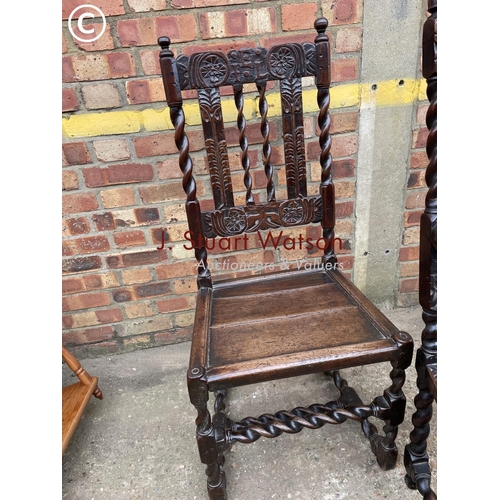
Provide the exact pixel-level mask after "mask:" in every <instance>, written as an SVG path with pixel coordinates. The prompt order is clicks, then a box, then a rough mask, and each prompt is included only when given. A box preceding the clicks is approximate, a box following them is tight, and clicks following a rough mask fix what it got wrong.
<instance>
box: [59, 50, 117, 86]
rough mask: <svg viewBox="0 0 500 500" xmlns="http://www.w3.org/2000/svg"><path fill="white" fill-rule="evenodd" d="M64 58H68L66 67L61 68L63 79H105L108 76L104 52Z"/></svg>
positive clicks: (67, 80)
mask: <svg viewBox="0 0 500 500" xmlns="http://www.w3.org/2000/svg"><path fill="white" fill-rule="evenodd" d="M66 59H69V60H70V61H69V62H68V63H67V67H66V68H63V79H64V81H66V82H79V81H89V80H107V79H108V78H110V73H109V66H108V61H107V58H106V56H105V55H104V54H92V55H79V56H71V57H68V58H65V60H66ZM65 60H63V63H64V61H65Z"/></svg>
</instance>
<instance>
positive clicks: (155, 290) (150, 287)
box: [134, 281, 171, 298]
mask: <svg viewBox="0 0 500 500" xmlns="http://www.w3.org/2000/svg"><path fill="white" fill-rule="evenodd" d="M134 291H135V293H136V295H137V297H141V298H145V297H155V296H158V295H165V294H168V293H171V288H170V283H169V282H168V281H164V282H157V283H150V284H147V285H140V286H136V287H135V288H134Z"/></svg>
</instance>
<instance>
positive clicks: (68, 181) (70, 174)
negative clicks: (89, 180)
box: [62, 170, 78, 191]
mask: <svg viewBox="0 0 500 500" xmlns="http://www.w3.org/2000/svg"><path fill="white" fill-rule="evenodd" d="M62 188H63V191H71V190H73V189H78V174H77V173H76V172H75V171H74V170H63V172H62Z"/></svg>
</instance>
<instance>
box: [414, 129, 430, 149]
mask: <svg viewBox="0 0 500 500" xmlns="http://www.w3.org/2000/svg"><path fill="white" fill-rule="evenodd" d="M428 135H429V131H428V130H427V128H425V127H423V128H420V129H418V130H415V131H414V132H413V141H412V148H425V147H426V145H427V137H428Z"/></svg>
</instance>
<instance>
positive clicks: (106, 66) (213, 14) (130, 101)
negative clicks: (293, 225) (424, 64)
mask: <svg viewBox="0 0 500 500" xmlns="http://www.w3.org/2000/svg"><path fill="white" fill-rule="evenodd" d="M84 3H88V2H87V1H83V0H80V1H78V0H63V19H64V20H66V19H67V18H68V16H69V14H70V13H71V11H72V10H73V9H74V8H75V7H76V6H77V5H81V4H84ZM91 3H93V5H95V6H97V7H100V8H101V9H102V11H103V12H104V14H105V16H106V21H107V26H106V30H105V32H104V34H103V35H102V36H101V38H99V40H97V41H95V42H92V43H82V42H79V41H77V40H75V39H74V38H73V37H72V35H71V33H70V32H69V30H68V25H67V22H66V21H64V22H63V85H62V86H63V93H62V106H63V117H64V118H68V117H72V116H75V117H76V116H80V115H81V116H82V117H83V118H85V119H87V118H86V117H87V115H88V119H89V120H95V119H97V120H101V122H102V123H104V121H105V120H109V122H110V123H111V124H113V123H118V122H117V118H116V115H113V112H121V113H123V112H130V113H131V115H132V114H134V113H136V112H139V111H148V110H156V111H158V113H161V112H162V111H163V110H164V109H165V106H166V104H165V99H164V92H163V88H162V83H161V79H160V76H159V75H160V71H159V64H158V53H159V50H158V48H157V45H156V40H157V37H158V36H160V35H168V36H169V37H170V38H171V40H172V48H173V49H174V50H175V52H176V53H178V54H179V53H181V52H184V53H186V54H191V53H193V52H196V51H198V50H204V49H206V48H207V47H210V48H219V49H221V50H229V49H230V48H235V47H236V48H237V47H240V46H242V45H244V44H251V45H253V46H257V45H263V46H269V45H271V44H274V43H279V42H289V41H292V40H293V41H299V42H302V41H306V40H308V41H312V40H313V39H314V36H315V32H314V30H313V23H314V20H315V19H316V18H317V17H319V16H320V15H323V16H325V17H327V18H328V19H329V21H330V27H329V29H328V33H329V34H330V35H331V37H332V42H333V43H332V45H333V46H334V53H333V59H332V81H333V82H336V83H358V81H359V76H358V75H359V70H360V54H361V45H362V31H363V29H362V0H336V1H334V2H333V1H317V2H310V1H304V2H299V1H297V2H293V3H292V2H284V1H259V0H248V1H246V0H168V1H167V0H126V1H124V0H93V2H91ZM96 28H98V24H97V23H96ZM306 83H307V82H306ZM308 84H309V85H312V84H313V82H312V81H311V82H308ZM271 90H272V89H271ZM120 116H125V115H120ZM127 116H128V115H127ZM133 116H136V114H134V115H133ZM247 119H248V117H247ZM127 123H128V122H127ZM130 123H132V125H131V126H130V132H129V133H127V132H128V130H123V127H122V128H119V129H114V128H113V126H112V125H110V127H109V130H107V131H106V132H103V133H99V134H97V135H91V134H90V135H85V134H81V135H80V136H71V137H64V138H63V227H62V229H63V232H62V234H63V295H64V298H63V343H64V344H66V345H68V346H71V347H72V350H73V352H75V353H77V354H78V355H80V356H86V355H98V354H104V353H110V352H123V351H127V350H131V349H136V348H141V347H148V346H153V345H161V344H168V343H175V342H181V341H185V340H188V339H189V338H190V335H191V325H192V322H193V314H194V309H193V308H194V304H195V293H196V277H195V276H196V269H195V265H196V262H195V260H194V255H193V252H192V251H191V250H186V249H185V248H184V245H185V244H186V241H185V240H184V237H183V235H184V233H185V231H186V230H187V225H186V217H185V213H184V200H185V194H184V191H183V190H182V187H181V183H180V177H181V172H180V170H179V167H178V160H177V156H176V151H177V150H176V148H175V144H174V141H173V131H172V130H166V126H165V127H164V128H165V129H164V130H160V129H158V130H151V129H147V128H146V127H145V125H144V123H141V122H140V120H139V121H134V120H131V121H130ZM421 126H422V112H421V111H420V112H419V115H418V120H416V124H415V140H414V150H413V153H412V155H413V156H412V173H411V176H410V181H409V184H411V186H409V188H408V193H409V194H408V199H407V212H406V214H405V221H406V224H405V225H406V229H405V233H404V236H403V242H402V248H401V258H400V260H401V302H402V303H405V304H408V303H409V302H411V301H414V299H415V297H414V296H415V293H414V292H415V276H416V267H415V262H416V260H415V259H416V258H417V247H416V240H415V235H414V234H413V231H414V228H415V224H416V223H417V222H418V221H416V216H417V214H418V213H419V210H420V209H421V207H422V206H423V199H422V196H423V193H424V190H423V188H422V186H423V185H422V169H423V168H424V166H425V161H424V159H423V158H422V147H423V145H422V137H423V135H424V134H423V133H422V132H419V131H418V128H419V127H421ZM273 127H274V128H272V135H273V140H275V143H274V146H273V162H274V165H275V169H276V172H277V174H276V175H277V180H278V182H279V184H278V186H277V194H278V197H280V196H283V193H284V188H283V185H284V175H283V173H284V172H283V169H282V167H283V153H282V145H281V143H280V141H279V139H278V128H277V127H276V125H273ZM125 128H126V127H125ZM228 129H229V130H228V134H227V135H228V143H229V145H230V147H231V149H230V154H231V155H232V158H233V159H235V165H236V167H235V168H238V167H237V165H238V161H239V160H237V159H236V156H237V155H238V139H237V129H236V125H235V124H234V123H232V124H228ZM305 129H306V133H307V141H308V144H307V160H308V162H309V163H308V169H309V170H308V171H309V181H310V182H309V186H310V187H309V189H310V192H311V193H312V192H314V189H315V187H316V186H317V185H318V183H319V182H318V181H319V178H320V168H319V163H318V151H319V149H318V145H317V136H316V125H315V121H314V118H313V115H311V116H308V117H306V119H305ZM357 130H358V109H357V108H356V107H354V106H353V107H347V108H340V109H335V110H332V134H333V135H332V140H333V144H332V154H333V156H334V178H335V181H336V193H337V216H338V223H337V234H336V235H337V236H338V237H340V238H341V239H342V241H343V249H342V250H341V251H340V252H339V256H340V261H341V262H342V265H343V267H344V271H345V272H346V274H347V275H348V276H349V277H350V273H351V269H352V266H353V254H352V252H351V246H350V242H351V241H352V239H353V235H354V222H355V221H354V215H353V211H354V203H355V198H354V195H355V174H356V161H357V144H358V134H357ZM259 136H260V130H259V125H258V120H257V121H255V122H254V123H253V124H252V122H251V121H250V120H249V134H248V137H249V141H250V143H254V142H256V141H257V139H258V137H259ZM188 137H189V139H190V145H191V152H192V154H193V161H194V168H195V174H197V175H198V196H199V198H200V199H201V201H202V206H203V207H208V206H210V203H211V202H210V191H209V187H208V179H207V176H206V173H205V172H204V167H205V160H204V159H203V157H202V151H201V150H202V149H203V145H204V144H203V139H202V137H201V133H200V127H195V129H194V130H192V129H188ZM424 154H425V153H424ZM251 155H253V156H252V163H253V164H254V165H255V164H256V163H257V162H258V161H261V160H260V158H261V157H260V155H261V153H260V152H259V150H258V148H257V149H254V150H252V151H251ZM252 172H253V180H254V185H255V187H256V188H257V198H258V195H259V189H260V190H261V192H262V188H263V187H264V186H265V176H264V173H263V169H262V168H254V169H252ZM233 183H234V185H235V186H236V190H237V191H238V192H237V193H235V197H236V200H237V201H239V202H241V201H242V200H244V191H245V188H244V185H243V182H242V179H239V178H238V179H234V180H233ZM162 231H164V233H165V234H167V235H168V238H167V241H168V243H167V247H166V248H165V249H163V250H157V249H156V247H157V246H158V244H159V241H160V240H161V234H162ZM300 231H301V230H300V229H294V230H292V231H286V233H285V234H286V235H291V236H296V237H298V234H299V232H300ZM307 236H312V237H315V238H317V237H319V236H320V231H319V228H316V229H313V230H309V232H308V233H307ZM255 238H256V237H255V235H254V236H252V237H251V243H250V249H249V252H247V253H248V256H246V257H245V256H244V255H247V254H246V253H245V254H244V253H242V252H240V251H223V252H220V253H219V254H211V259H210V262H211V263H215V262H219V263H222V262H224V261H225V262H227V263H231V262H254V263H257V262H263V263H265V262H268V263H269V262H271V261H274V262H276V263H279V262H281V261H282V260H283V258H286V259H288V260H293V259H304V258H307V257H314V256H315V255H318V256H319V255H320V252H315V253H314V252H313V253H308V252H307V251H306V250H304V249H302V250H287V251H286V252H285V251H284V250H283V248H278V249H277V250H274V249H262V248H261V247H260V245H259V244H258V242H257V241H256V239H255ZM245 272H247V273H248V272H250V271H245ZM252 272H253V271H252ZM213 274H214V275H215V276H216V277H217V276H220V275H233V274H234V273H231V272H229V273H228V272H227V271H223V272H214V273H213Z"/></svg>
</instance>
